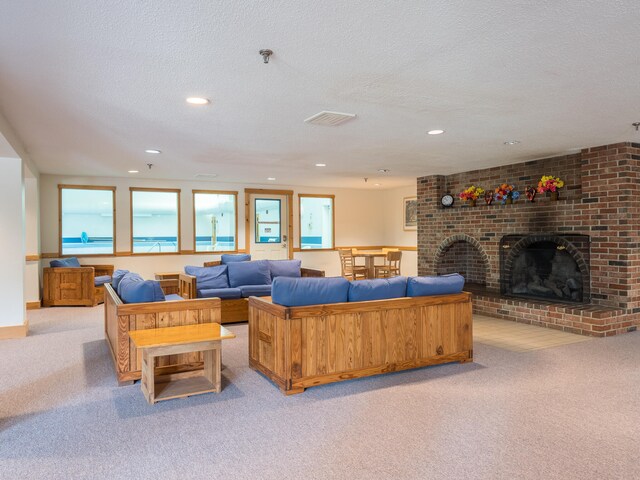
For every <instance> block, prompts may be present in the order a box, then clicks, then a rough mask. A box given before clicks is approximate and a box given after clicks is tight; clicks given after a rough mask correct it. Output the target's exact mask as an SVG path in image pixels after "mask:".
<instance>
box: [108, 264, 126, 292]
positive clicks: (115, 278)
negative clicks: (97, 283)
mask: <svg viewBox="0 0 640 480" xmlns="http://www.w3.org/2000/svg"><path fill="white" fill-rule="evenodd" d="M127 273H129V270H120V269H118V270H116V271H115V272H113V275H112V276H111V286H112V287H113V289H114V290H115V291H116V292H117V291H118V284H119V283H120V280H122V277H124V276H125V275H126V274H127Z"/></svg>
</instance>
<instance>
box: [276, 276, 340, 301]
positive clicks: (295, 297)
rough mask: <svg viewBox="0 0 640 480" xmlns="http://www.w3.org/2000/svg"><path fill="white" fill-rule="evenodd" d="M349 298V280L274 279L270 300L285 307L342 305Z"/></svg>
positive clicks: (319, 278)
mask: <svg viewBox="0 0 640 480" xmlns="http://www.w3.org/2000/svg"><path fill="white" fill-rule="evenodd" d="M348 298H349V280H347V279H346V278H344V277H326V278H325V277H302V278H291V277H276V278H274V279H273V285H272V287H271V300H272V301H273V303H277V304H278V305H284V306H286V307H302V306H304V305H322V304H328V303H342V302H346V301H347V299H348Z"/></svg>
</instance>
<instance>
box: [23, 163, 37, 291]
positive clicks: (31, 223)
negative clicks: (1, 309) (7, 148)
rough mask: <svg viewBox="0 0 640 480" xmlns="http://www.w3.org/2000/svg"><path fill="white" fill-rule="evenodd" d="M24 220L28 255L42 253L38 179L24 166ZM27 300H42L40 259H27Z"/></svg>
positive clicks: (25, 288) (25, 279) (25, 280)
mask: <svg viewBox="0 0 640 480" xmlns="http://www.w3.org/2000/svg"><path fill="white" fill-rule="evenodd" d="M24 168H25V170H24V174H25V177H24V222H25V252H26V255H39V254H40V219H39V216H40V215H39V211H40V203H39V200H38V197H39V191H38V179H37V178H36V177H34V176H33V174H32V173H31V172H30V171H29V169H28V167H27V166H26V165H25V166H24ZM24 297H25V302H38V301H39V300H40V265H39V262H38V261H33V260H31V261H27V262H26V264H25V275H24Z"/></svg>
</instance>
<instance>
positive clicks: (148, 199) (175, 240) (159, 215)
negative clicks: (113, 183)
mask: <svg viewBox="0 0 640 480" xmlns="http://www.w3.org/2000/svg"><path fill="white" fill-rule="evenodd" d="M130 190H131V248H132V252H133V253H134V254H135V253H175V252H179V251H180V190H173V189H153V188H134V187H132V188H130Z"/></svg>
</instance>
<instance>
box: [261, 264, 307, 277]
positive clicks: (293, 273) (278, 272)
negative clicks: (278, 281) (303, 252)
mask: <svg viewBox="0 0 640 480" xmlns="http://www.w3.org/2000/svg"><path fill="white" fill-rule="evenodd" d="M268 262H269V270H270V271H271V278H272V279H274V278H276V277H300V276H301V274H300V265H301V264H302V261H301V260H268Z"/></svg>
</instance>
